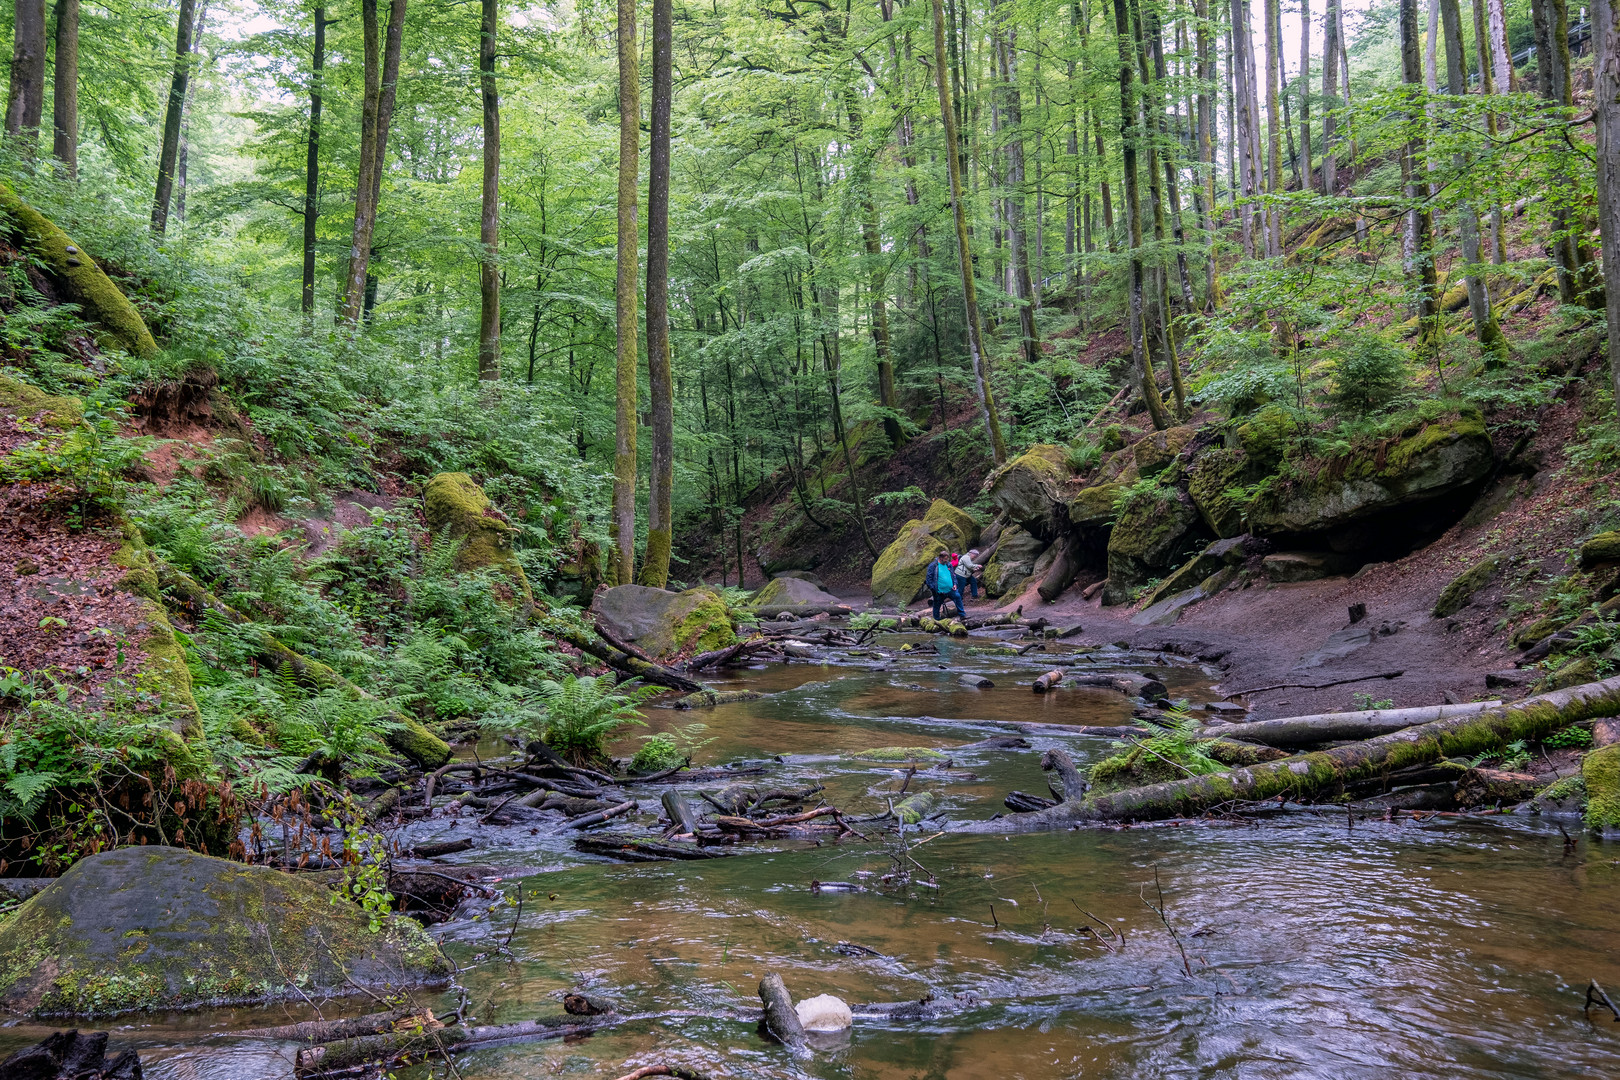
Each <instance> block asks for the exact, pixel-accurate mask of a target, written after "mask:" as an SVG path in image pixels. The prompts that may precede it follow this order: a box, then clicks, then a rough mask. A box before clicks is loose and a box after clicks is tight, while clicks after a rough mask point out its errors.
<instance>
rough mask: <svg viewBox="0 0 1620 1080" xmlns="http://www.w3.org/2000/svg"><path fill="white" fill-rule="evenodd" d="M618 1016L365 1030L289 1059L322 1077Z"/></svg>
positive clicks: (587, 1028) (581, 1028)
mask: <svg viewBox="0 0 1620 1080" xmlns="http://www.w3.org/2000/svg"><path fill="white" fill-rule="evenodd" d="M624 1019H626V1018H624V1017H619V1016H610V1017H604V1018H602V1019H599V1020H591V1021H584V1022H569V1023H562V1022H558V1021H544V1020H525V1021H523V1022H522V1023H517V1024H501V1025H498V1026H487V1027H472V1028H469V1027H446V1028H437V1029H434V1030H431V1031H420V1032H409V1031H402V1032H394V1033H392V1034H387V1035H366V1036H361V1037H359V1038H354V1039H339V1040H334V1041H332V1042H325V1043H321V1044H319V1045H317V1046H306V1047H305V1048H304V1049H302V1050H300V1051H298V1056H297V1057H296V1058H294V1059H293V1076H295V1077H297V1078H298V1080H323V1078H325V1077H337V1076H345V1075H352V1074H358V1073H359V1072H360V1071H361V1070H362V1069H365V1068H368V1067H373V1066H377V1065H381V1066H382V1067H383V1068H384V1069H394V1068H400V1067H403V1066H405V1065H408V1064H415V1063H416V1062H420V1061H426V1060H427V1059H429V1058H435V1057H448V1056H449V1055H450V1054H458V1053H461V1052H462V1051H464V1050H472V1049H474V1048H477V1047H482V1046H494V1045H498V1044H501V1043H510V1042H520V1041H525V1040H529V1039H566V1038H571V1037H574V1036H579V1035H588V1034H589V1033H591V1032H593V1031H597V1030H599V1029H601V1028H604V1027H610V1026H612V1025H614V1024H618V1023H621V1022H623V1020H624Z"/></svg>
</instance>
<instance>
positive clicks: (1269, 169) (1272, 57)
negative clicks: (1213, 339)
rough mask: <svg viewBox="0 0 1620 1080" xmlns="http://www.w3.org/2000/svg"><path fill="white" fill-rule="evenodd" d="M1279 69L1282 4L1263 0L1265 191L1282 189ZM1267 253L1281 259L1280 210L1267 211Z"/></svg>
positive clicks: (1275, 191)
mask: <svg viewBox="0 0 1620 1080" xmlns="http://www.w3.org/2000/svg"><path fill="white" fill-rule="evenodd" d="M1281 67H1282V3H1281V0H1266V190H1267V191H1268V192H1270V193H1271V194H1273V195H1276V194H1278V193H1280V192H1281V191H1282V189H1283V178H1282V125H1281V123H1280V121H1281V117H1280V115H1279V114H1278V102H1277V97H1278V89H1279V88H1278V85H1277V84H1278V75H1279V69H1280V68H1281ZM1266 221H1267V227H1266V254H1267V255H1269V256H1271V257H1272V258H1274V259H1275V258H1280V257H1281V256H1282V211H1280V210H1277V209H1268V210H1267V211H1266Z"/></svg>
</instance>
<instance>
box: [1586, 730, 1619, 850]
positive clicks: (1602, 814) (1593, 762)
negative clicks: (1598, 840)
mask: <svg viewBox="0 0 1620 1080" xmlns="http://www.w3.org/2000/svg"><path fill="white" fill-rule="evenodd" d="M1581 779H1582V780H1583V781H1584V782H1585V787H1586V827H1587V828H1589V829H1599V830H1601V829H1612V828H1616V827H1620V745H1614V746H1603V747H1599V748H1598V749H1596V750H1593V751H1592V752H1591V753H1589V754H1587V755H1586V757H1585V758H1584V759H1583V760H1582V761H1581Z"/></svg>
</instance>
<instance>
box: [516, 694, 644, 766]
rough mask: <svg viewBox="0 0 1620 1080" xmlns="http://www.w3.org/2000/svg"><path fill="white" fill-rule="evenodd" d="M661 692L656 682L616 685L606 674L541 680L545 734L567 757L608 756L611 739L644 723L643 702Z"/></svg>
mask: <svg viewBox="0 0 1620 1080" xmlns="http://www.w3.org/2000/svg"><path fill="white" fill-rule="evenodd" d="M658 692H659V690H658V687H656V686H638V685H636V684H635V682H634V681H633V680H632V681H631V682H627V683H621V684H619V685H618V686H614V685H613V683H612V682H611V681H610V680H608V679H607V678H605V677H602V678H598V677H596V676H591V675H582V676H574V675H568V676H565V677H564V678H563V679H562V680H561V681H554V680H552V679H547V680H545V681H544V682H542V683H541V684H540V696H541V697H542V698H543V699H544V702H545V710H546V712H545V728H544V731H543V732H542V734H541V738H542V739H543V740H544V741H545V743H546V745H548V746H550V747H551V748H552V749H553V750H555V751H557V752H558V753H559V754H562V755H563V756H564V757H567V758H569V759H570V760H572V761H574V762H576V763H578V764H581V765H585V764H591V763H600V762H603V761H605V760H607V741H608V740H609V739H610V738H612V737H613V736H614V735H615V734H616V733H617V732H619V731H620V730H622V729H623V728H625V727H627V726H629V725H631V724H636V725H641V724H642V719H641V712H640V710H639V708H638V706H639V705H641V703H642V702H644V701H646V700H647V699H648V698H650V697H652V696H653V695H654V694H657V693H658Z"/></svg>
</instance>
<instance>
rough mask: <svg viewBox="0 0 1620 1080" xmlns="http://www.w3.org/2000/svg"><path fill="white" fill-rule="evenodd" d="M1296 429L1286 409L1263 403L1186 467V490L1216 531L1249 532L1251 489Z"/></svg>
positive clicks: (1270, 471)
mask: <svg viewBox="0 0 1620 1080" xmlns="http://www.w3.org/2000/svg"><path fill="white" fill-rule="evenodd" d="M1297 430H1298V425H1297V424H1296V423H1295V422H1294V418H1293V417H1292V416H1291V415H1290V414H1289V413H1288V411H1287V410H1285V409H1283V408H1281V407H1279V406H1276V405H1267V406H1265V407H1264V408H1262V409H1260V410H1259V411H1257V412H1256V413H1255V414H1254V415H1253V416H1251V417H1250V418H1249V419H1248V420H1246V421H1244V422H1243V423H1242V424H1239V425H1237V427H1235V428H1232V429H1230V430H1229V432H1228V434H1227V439H1226V445H1224V446H1215V447H1210V448H1208V449H1206V450H1204V451H1203V452H1202V453H1201V454H1199V455H1198V458H1197V460H1196V461H1195V462H1194V463H1193V464H1192V466H1191V468H1190V469H1189V470H1188V474H1187V494H1188V495H1190V496H1191V497H1192V501H1193V505H1194V506H1196V507H1197V508H1198V513H1199V514H1200V515H1201V516H1202V517H1203V519H1204V523H1205V524H1206V525H1208V526H1209V528H1210V530H1211V531H1212V532H1214V533H1215V535H1216V536H1220V537H1232V536H1239V535H1241V534H1243V533H1244V532H1246V531H1248V528H1249V508H1250V506H1251V505H1252V504H1253V502H1254V501H1255V494H1254V493H1255V491H1256V489H1257V488H1258V487H1259V486H1260V485H1262V483H1263V482H1264V481H1266V480H1267V479H1268V478H1270V477H1272V476H1273V475H1275V474H1276V472H1277V468H1278V466H1279V465H1280V464H1281V463H1282V459H1283V456H1284V454H1285V453H1286V451H1287V449H1288V443H1289V440H1291V439H1292V438H1293V437H1294V435H1295V433H1296V432H1297Z"/></svg>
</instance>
